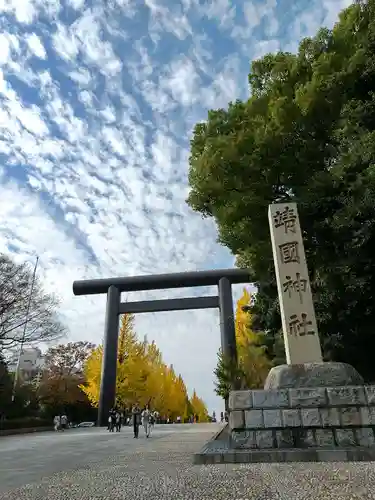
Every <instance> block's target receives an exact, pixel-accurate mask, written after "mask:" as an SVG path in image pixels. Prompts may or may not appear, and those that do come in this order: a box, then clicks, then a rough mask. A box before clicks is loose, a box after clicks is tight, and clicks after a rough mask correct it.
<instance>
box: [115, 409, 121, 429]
mask: <svg viewBox="0 0 375 500" xmlns="http://www.w3.org/2000/svg"><path fill="white" fill-rule="evenodd" d="M115 418H116V432H120V431H121V413H120V412H119V411H117V412H116V417H115Z"/></svg>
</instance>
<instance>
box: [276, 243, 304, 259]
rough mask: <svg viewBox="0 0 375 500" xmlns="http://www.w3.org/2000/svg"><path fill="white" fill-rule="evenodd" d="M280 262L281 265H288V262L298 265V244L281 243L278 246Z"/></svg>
mask: <svg viewBox="0 0 375 500" xmlns="http://www.w3.org/2000/svg"><path fill="white" fill-rule="evenodd" d="M279 250H280V256H281V262H282V263H283V264H289V262H296V263H297V264H299V263H300V257H299V251H298V242H297V241H288V242H287V243H283V244H282V245H279Z"/></svg>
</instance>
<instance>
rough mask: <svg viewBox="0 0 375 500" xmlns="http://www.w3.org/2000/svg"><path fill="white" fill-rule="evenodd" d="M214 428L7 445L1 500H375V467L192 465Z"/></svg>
mask: <svg viewBox="0 0 375 500" xmlns="http://www.w3.org/2000/svg"><path fill="white" fill-rule="evenodd" d="M217 430H218V426H216V425H213V424H199V425H181V426H178V425H175V426H160V427H158V428H156V429H155V432H154V434H153V436H152V437H151V438H150V439H149V440H147V439H145V438H144V437H143V436H142V435H141V436H140V438H139V439H138V440H135V439H133V437H132V434H131V429H123V431H122V432H121V434H120V435H119V434H117V435H116V434H109V433H107V432H106V431H103V430H98V429H90V430H81V431H69V432H67V433H64V434H63V433H56V434H54V433H48V434H39V435H33V436H30V435H29V436H13V437H8V438H0V500H23V499H25V500H42V499H43V500H46V499H51V500H71V499H72V500H73V499H74V500H81V499H82V500H106V499H111V500H112V499H113V500H115V499H116V500H117V499H118V500H121V499H126V500H143V499H147V500H161V499H168V500H185V499H189V500H214V499H215V500H221V499H222V500H245V499H253V500H263V499H264V500H276V499H277V500H281V499H282V500H283V499H285V500H297V499H298V500H304V499H309V500H321V499H324V500H331V499H337V500H338V499H340V500H349V499H351V500H356V499H375V463H364V462H362V463H356V464H354V463H345V464H339V463H325V464H316V463H315V464H314V463H313V464H260V465H259V464H254V465H210V466H194V465H192V454H193V453H194V452H196V451H198V450H199V449H200V448H201V447H202V445H203V443H204V442H205V441H206V440H207V439H209V438H210V436H211V435H213V434H214V433H215V432H217Z"/></svg>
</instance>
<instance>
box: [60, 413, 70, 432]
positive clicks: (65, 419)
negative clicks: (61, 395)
mask: <svg viewBox="0 0 375 500" xmlns="http://www.w3.org/2000/svg"><path fill="white" fill-rule="evenodd" d="M60 420H61V430H62V431H65V430H66V429H67V428H68V417H67V416H66V415H65V413H64V414H63V415H61V419H60Z"/></svg>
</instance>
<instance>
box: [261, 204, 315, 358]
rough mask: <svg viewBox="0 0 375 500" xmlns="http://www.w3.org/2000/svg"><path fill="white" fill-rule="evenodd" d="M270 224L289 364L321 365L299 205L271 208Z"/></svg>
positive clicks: (283, 205)
mask: <svg viewBox="0 0 375 500" xmlns="http://www.w3.org/2000/svg"><path fill="white" fill-rule="evenodd" d="M268 222H269V227H270V232H271V243H272V253H273V260H274V263H275V273H276V283H277V290H278V296H279V305H280V315H281V321H282V326H283V334H284V345H285V354H286V361H287V363H288V364H303V363H321V362H322V350H321V347H320V340H319V333H318V327H317V324H316V318H315V311H314V303H313V297H312V293H311V287H310V281H309V272H308V269H307V263H306V256H305V250H304V245H303V238H302V231H301V227H300V221H299V217H298V210H297V205H296V204H295V203H293V202H287V203H275V204H272V205H270V206H269V208H268Z"/></svg>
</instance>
